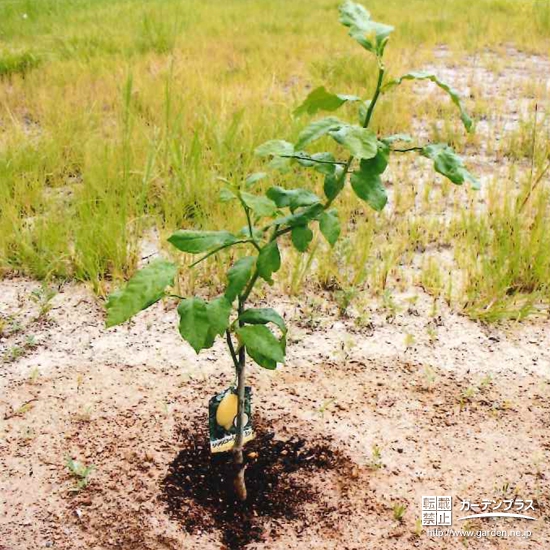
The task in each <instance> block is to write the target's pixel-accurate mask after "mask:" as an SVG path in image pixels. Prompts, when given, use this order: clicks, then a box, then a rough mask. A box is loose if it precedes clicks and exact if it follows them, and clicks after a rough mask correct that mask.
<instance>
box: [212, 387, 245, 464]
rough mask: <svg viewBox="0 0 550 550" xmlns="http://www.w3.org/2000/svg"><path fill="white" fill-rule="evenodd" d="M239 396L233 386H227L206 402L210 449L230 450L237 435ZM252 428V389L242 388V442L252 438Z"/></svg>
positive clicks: (215, 451)
mask: <svg viewBox="0 0 550 550" xmlns="http://www.w3.org/2000/svg"><path fill="white" fill-rule="evenodd" d="M238 404H239V398H238V397H237V390H236V389H235V388H234V387H230V388H227V389H226V390H224V391H222V392H221V393H219V394H218V395H215V396H214V397H212V398H211V399H210V402H209V403H208V428H209V431H210V451H211V452H212V453H223V452H226V451H230V450H231V449H232V448H233V447H234V445H235V439H236V437H237V411H238ZM254 437H255V433H254V430H253V429H252V390H251V388H250V386H246V387H245V390H244V439H243V444H244V443H248V442H249V441H250V440H252V439H254Z"/></svg>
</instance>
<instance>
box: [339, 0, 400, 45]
mask: <svg viewBox="0 0 550 550" xmlns="http://www.w3.org/2000/svg"><path fill="white" fill-rule="evenodd" d="M340 23H342V25H345V26H346V27H349V35H350V36H351V37H352V38H353V39H354V40H356V41H357V42H359V44H361V46H363V48H365V49H367V50H368V51H370V52H372V53H374V54H376V55H378V56H380V55H382V54H383V52H384V48H385V46H386V42H387V41H388V38H389V35H390V34H391V33H392V31H393V27H392V26H390V25H384V24H383V23H377V22H376V21H372V20H371V18H370V13H369V12H368V11H367V10H366V9H365V8H364V7H363V6H361V5H360V4H356V3H355V2H351V1H349V0H348V1H346V2H344V3H343V4H342V5H341V6H340Z"/></svg>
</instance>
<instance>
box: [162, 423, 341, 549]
mask: <svg viewBox="0 0 550 550" xmlns="http://www.w3.org/2000/svg"><path fill="white" fill-rule="evenodd" d="M181 435H182V440H183V441H184V447H183V449H182V450H181V451H180V452H179V454H178V455H177V456H176V458H175V459H174V461H173V462H172V463H171V464H170V466H169V470H168V474H167V476H166V477H165V478H164V480H163V482H162V489H163V498H164V500H165V502H166V504H167V507H168V510H169V513H170V515H171V516H172V517H173V518H174V519H176V520H178V521H179V522H180V523H181V525H182V527H183V528H184V529H185V530H186V531H188V532H189V533H197V532H213V531H217V532H220V533H221V536H222V541H223V544H224V545H225V546H226V547H227V548H230V549H237V548H243V547H244V546H245V545H246V544H248V543H250V542H254V541H259V540H262V539H264V538H265V537H267V536H269V537H271V538H275V537H276V536H277V533H276V532H273V530H271V531H270V532H269V533H265V532H264V525H265V522H266V520H267V519H269V520H271V524H276V523H277V520H279V521H280V522H284V523H288V522H293V523H296V524H297V525H296V531H297V532H300V531H301V530H302V529H303V528H304V527H306V526H307V525H309V524H311V523H313V522H315V523H319V522H321V521H322V520H323V518H325V519H326V518H327V516H328V515H330V514H332V513H334V512H335V508H334V506H330V505H329V504H327V503H326V502H324V501H323V498H322V496H321V495H320V494H319V491H318V490H317V489H315V488H314V487H313V484H312V475H311V474H313V475H315V472H320V471H327V470H337V471H344V472H347V471H349V470H350V469H351V467H352V464H351V461H350V459H349V458H348V457H346V456H345V455H344V454H342V453H340V452H339V451H337V450H333V449H331V448H330V442H328V443H326V444H315V445H310V444H308V443H307V441H306V440H304V439H301V438H297V437H293V438H291V439H288V440H285V441H283V440H278V439H275V437H274V435H275V434H274V433H273V432H271V431H268V430H267V429H266V428H264V427H263V426H259V427H258V428H257V429H256V438H255V439H254V440H253V441H251V442H249V443H248V444H247V445H246V449H245V451H246V452H245V456H246V460H247V469H246V484H247V490H248V499H247V501H246V502H244V503H242V502H240V501H238V500H237V499H236V497H235V492H234V489H233V477H234V466H233V464H232V462H231V460H232V455H231V453H217V454H214V455H212V454H211V453H210V447H209V442H208V439H207V434H206V432H205V431H200V430H198V431H195V430H182V433H181ZM301 474H305V475H301ZM318 485H319V484H318ZM312 503H314V504H315V508H314V510H315V511H314V513H313V514H312V512H311V507H310V510H309V512H308V514H307V516H306V513H305V511H306V510H305V507H306V506H307V505H309V504H312ZM312 515H313V516H315V517H312Z"/></svg>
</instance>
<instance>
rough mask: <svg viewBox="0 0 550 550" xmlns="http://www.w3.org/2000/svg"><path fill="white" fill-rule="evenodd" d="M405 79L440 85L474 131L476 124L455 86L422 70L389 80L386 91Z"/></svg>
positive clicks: (467, 125)
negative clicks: (452, 86) (428, 81)
mask: <svg viewBox="0 0 550 550" xmlns="http://www.w3.org/2000/svg"><path fill="white" fill-rule="evenodd" d="M404 80H430V81H432V82H433V83H434V84H436V85H437V86H439V87H440V88H441V89H442V90H443V91H445V92H447V93H448V94H449V97H450V98H451V101H452V102H453V103H454V104H455V105H456V106H457V107H458V110H459V111H460V119H461V120H462V123H463V124H464V127H465V128H466V130H467V131H468V132H472V131H473V127H474V124H473V122H472V119H471V118H470V117H469V116H468V113H467V112H466V109H465V108H464V105H463V103H462V100H461V99H460V97H459V95H458V92H457V91H456V90H455V89H454V88H451V87H450V86H449V85H448V84H446V83H445V82H443V81H442V80H440V79H439V78H438V77H437V76H436V75H435V74H433V73H429V72H423V71H421V72H410V73H407V74H404V75H403V76H401V77H399V78H396V79H395V80H390V82H388V83H387V84H386V85H385V86H384V91H385V90H388V89H390V88H393V87H394V86H399V84H401V83H402V82H403V81H404Z"/></svg>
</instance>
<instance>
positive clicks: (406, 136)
mask: <svg viewBox="0 0 550 550" xmlns="http://www.w3.org/2000/svg"><path fill="white" fill-rule="evenodd" d="M412 140H413V138H412V137H411V136H409V134H393V135H391V136H386V137H383V138H380V141H381V142H382V143H385V144H386V145H391V144H392V143H395V142H396V141H404V142H406V143H410V142H411V141H412Z"/></svg>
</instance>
